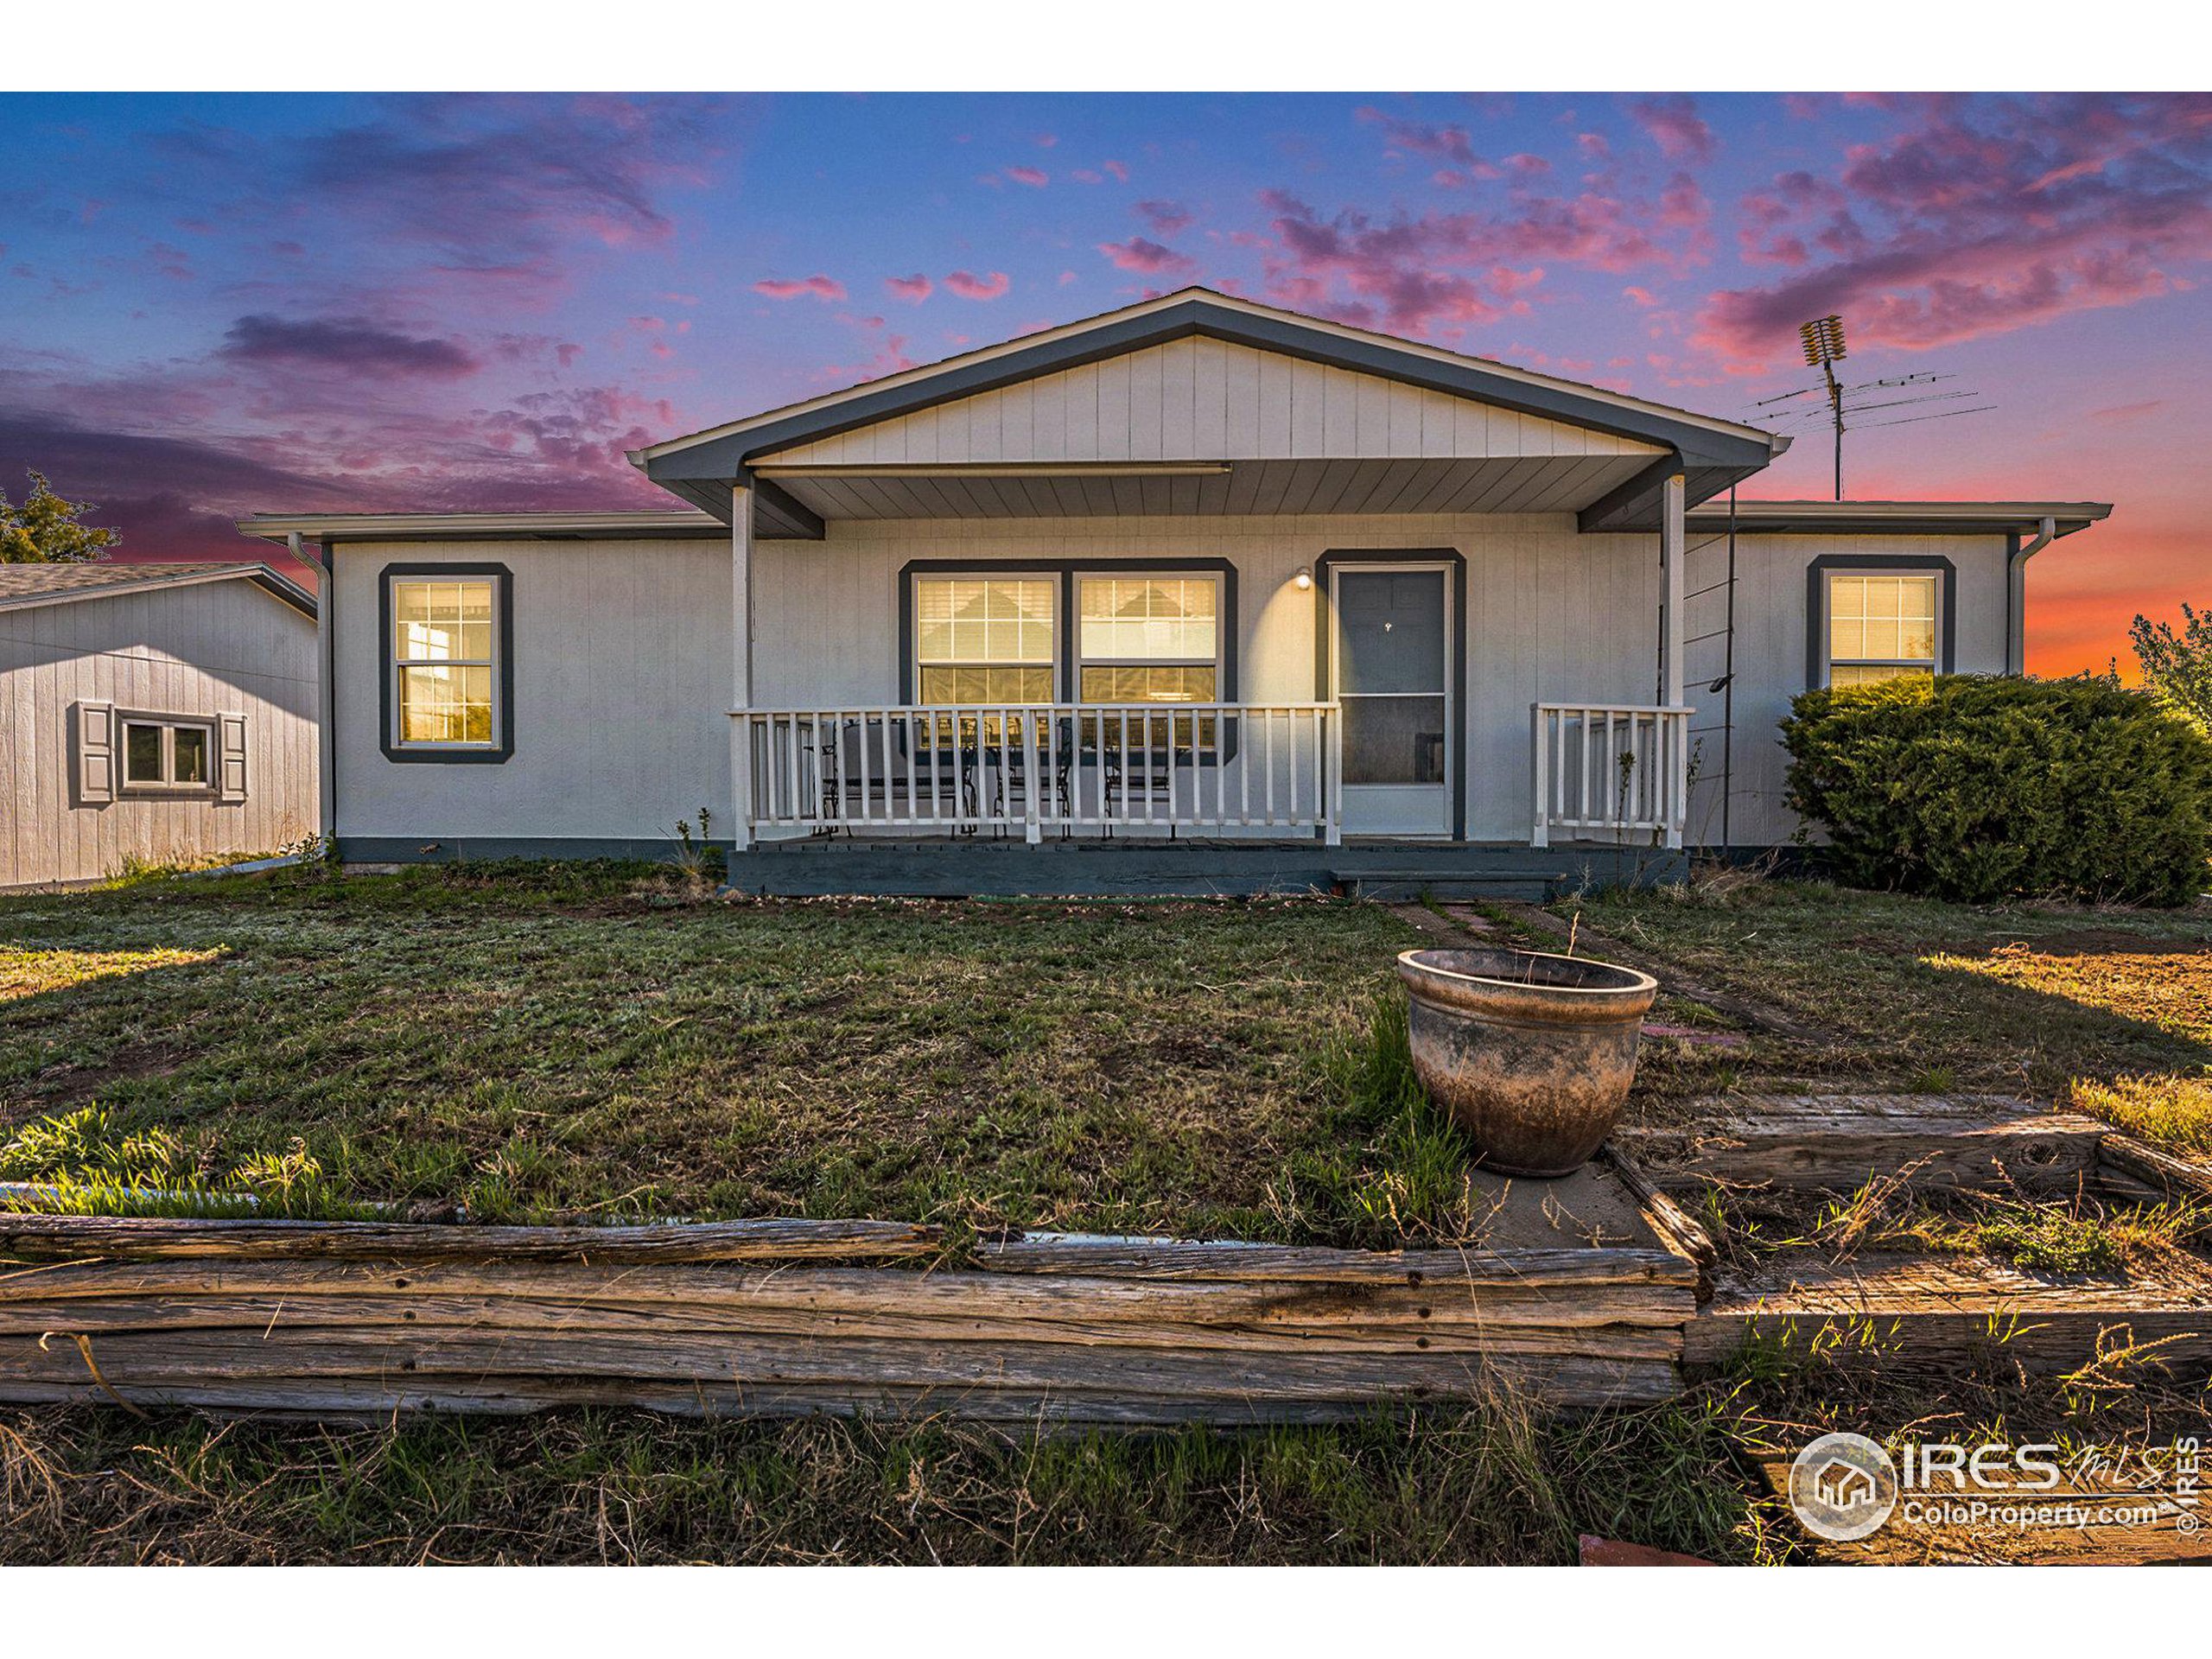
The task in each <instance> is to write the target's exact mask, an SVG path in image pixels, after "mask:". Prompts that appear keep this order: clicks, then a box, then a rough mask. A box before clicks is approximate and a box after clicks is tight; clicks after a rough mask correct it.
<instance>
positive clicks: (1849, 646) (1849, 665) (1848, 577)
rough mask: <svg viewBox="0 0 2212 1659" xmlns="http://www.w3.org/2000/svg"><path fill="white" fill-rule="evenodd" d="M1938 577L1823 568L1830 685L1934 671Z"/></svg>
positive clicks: (1924, 573)
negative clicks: (1825, 589)
mask: <svg viewBox="0 0 2212 1659" xmlns="http://www.w3.org/2000/svg"><path fill="white" fill-rule="evenodd" d="M1941 606H1942V580H1941V577H1940V574H1939V573H1938V572H1936V571H1934V570H1849V569H1837V570H1830V571H1829V572H1828V573H1827V683H1828V684H1830V685H1835V686H1842V685H1872V684H1874V683H1877V682H1878V681H1882V680H1893V679H1900V678H1904V677H1909V676H1933V675H1934V674H1936V672H1937V671H1938V664H1939V662H1940V658H1938V656H1937V654H1936V652H1937V639H1938V619H1939V617H1940V615H1941V609H1940V607H1941Z"/></svg>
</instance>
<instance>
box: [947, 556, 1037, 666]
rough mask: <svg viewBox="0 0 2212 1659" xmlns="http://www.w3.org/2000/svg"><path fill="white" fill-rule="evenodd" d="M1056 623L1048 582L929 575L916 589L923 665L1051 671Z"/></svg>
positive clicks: (1024, 578) (1029, 578)
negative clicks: (1028, 665) (1018, 665)
mask: <svg viewBox="0 0 2212 1659" xmlns="http://www.w3.org/2000/svg"><path fill="white" fill-rule="evenodd" d="M1052 624H1053V619H1052V582H1051V580H1050V579H1049V578H1047V577H1043V576H1027V577H1023V576H990V577H981V576H925V577H923V578H922V579H921V580H920V581H918V582H916V583H915V584H914V656H915V659H916V660H917V661H918V662H922V663H975V664H984V663H1040V664H1046V666H1048V667H1049V666H1050V665H1051V664H1052V642H1053V625H1052Z"/></svg>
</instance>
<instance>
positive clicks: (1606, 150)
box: [1574, 132, 1613, 162]
mask: <svg viewBox="0 0 2212 1659" xmlns="http://www.w3.org/2000/svg"><path fill="white" fill-rule="evenodd" d="M1574 143H1575V148H1576V149H1580V151H1581V152H1582V156H1583V159H1584V160H1585V161H1590V162H1609V161H1611V160H1612V158H1613V147H1612V144H1611V143H1610V142H1609V141H1608V140H1607V139H1606V137H1605V134H1604V133H1602V132H1578V133H1576V134H1575V135H1574Z"/></svg>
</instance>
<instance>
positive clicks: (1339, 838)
mask: <svg viewBox="0 0 2212 1659" xmlns="http://www.w3.org/2000/svg"><path fill="white" fill-rule="evenodd" d="M1313 718H1314V719H1316V720H1319V721H1325V722H1326V724H1327V726H1328V728H1329V741H1328V744H1327V746H1326V747H1327V750H1328V756H1329V781H1328V793H1327V795H1326V796H1325V797H1324V800H1325V806H1324V808H1323V810H1325V812H1326V813H1327V814H1328V818H1329V825H1328V829H1327V832H1326V833H1325V835H1324V836H1322V842H1323V844H1324V845H1325V846H1329V847H1341V846H1343V845H1344V708H1343V706H1342V705H1341V704H1332V706H1330V707H1329V708H1327V709H1324V710H1322V711H1321V712H1320V713H1319V714H1316V715H1314V716H1313Z"/></svg>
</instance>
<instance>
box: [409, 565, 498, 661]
mask: <svg viewBox="0 0 2212 1659" xmlns="http://www.w3.org/2000/svg"><path fill="white" fill-rule="evenodd" d="M391 617H392V624H391V626H392V643H391V648H392V652H393V654H394V655H395V656H396V657H397V658H398V659H399V660H400V661H401V662H403V663H443V662H454V661H461V662H467V661H474V662H489V661H490V660H491V659H492V583H491V582H489V581H482V582H394V583H392V585H391Z"/></svg>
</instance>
